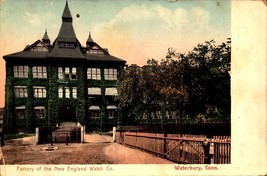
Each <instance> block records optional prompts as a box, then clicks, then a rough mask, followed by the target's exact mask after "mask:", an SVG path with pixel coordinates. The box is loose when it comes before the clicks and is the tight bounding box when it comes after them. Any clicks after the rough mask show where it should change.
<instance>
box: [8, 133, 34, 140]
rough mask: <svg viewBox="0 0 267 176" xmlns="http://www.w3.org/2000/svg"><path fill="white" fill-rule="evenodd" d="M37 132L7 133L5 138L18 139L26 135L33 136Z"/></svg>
mask: <svg viewBox="0 0 267 176" xmlns="http://www.w3.org/2000/svg"><path fill="white" fill-rule="evenodd" d="M34 135H35V134H27V133H26V134H24V133H23V134H5V135H4V139H5V140H10V139H17V138H24V137H31V136H34Z"/></svg>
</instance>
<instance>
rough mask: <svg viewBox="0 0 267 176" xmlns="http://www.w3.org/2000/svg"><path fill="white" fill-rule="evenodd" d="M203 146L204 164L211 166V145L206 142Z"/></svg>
mask: <svg viewBox="0 0 267 176" xmlns="http://www.w3.org/2000/svg"><path fill="white" fill-rule="evenodd" d="M202 146H203V148H204V164H210V144H209V142H208V141H207V140H205V141H204V142H203V143H202Z"/></svg>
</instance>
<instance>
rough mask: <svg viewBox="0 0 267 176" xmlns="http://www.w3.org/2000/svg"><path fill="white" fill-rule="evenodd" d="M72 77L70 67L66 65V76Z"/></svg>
mask: <svg viewBox="0 0 267 176" xmlns="http://www.w3.org/2000/svg"><path fill="white" fill-rule="evenodd" d="M69 77H70V68H68V67H66V68H65V78H69Z"/></svg>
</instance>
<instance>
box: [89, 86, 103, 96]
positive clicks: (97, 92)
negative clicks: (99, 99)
mask: <svg viewBox="0 0 267 176" xmlns="http://www.w3.org/2000/svg"><path fill="white" fill-rule="evenodd" d="M88 95H101V88H100V87H89V88H88Z"/></svg>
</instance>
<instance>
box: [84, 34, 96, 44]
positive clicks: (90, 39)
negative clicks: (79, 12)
mask: <svg viewBox="0 0 267 176" xmlns="http://www.w3.org/2000/svg"><path fill="white" fill-rule="evenodd" d="M92 43H95V42H94V40H93V39H92V37H91V32H89V36H88V39H87V41H86V44H87V45H90V44H92Z"/></svg>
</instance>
